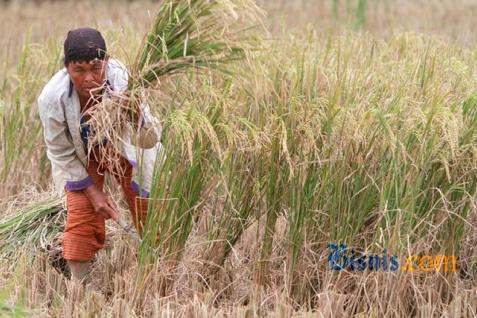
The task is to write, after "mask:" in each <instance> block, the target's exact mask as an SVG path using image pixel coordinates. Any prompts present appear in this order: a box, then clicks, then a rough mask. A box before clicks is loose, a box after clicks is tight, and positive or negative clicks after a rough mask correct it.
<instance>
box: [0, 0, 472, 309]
mask: <svg viewBox="0 0 477 318" xmlns="http://www.w3.org/2000/svg"><path fill="white" fill-rule="evenodd" d="M232 2H234V1H232ZM257 4H258V5H259V6H260V9H259V10H257V11H256V12H255V13H256V14H257V15H256V17H260V18H259V19H257V20H255V21H254V23H253V24H254V25H255V27H254V28H253V33H252V34H253V37H252V38H253V39H252V40H253V41H252V42H249V43H247V45H246V46H245V48H246V49H245V50H244V52H243V56H242V58H241V59H240V60H234V61H232V62H230V63H228V64H227V66H226V68H225V72H224V71H216V70H210V69H205V70H201V71H196V70H193V69H190V70H188V71H186V72H182V73H180V74H174V75H170V76H164V77H161V78H160V81H159V84H158V85H155V86H154V87H150V88H148V92H149V96H148V103H149V105H150V106H151V110H152V111H153V112H154V114H155V115H156V116H157V117H158V118H159V119H160V121H161V123H162V125H163V136H162V142H163V145H164V148H165V149H166V154H167V159H166V160H165V162H164V164H163V166H162V168H161V169H160V170H159V169H158V171H157V173H156V175H155V178H154V190H153V191H152V192H151V197H152V199H153V200H152V203H151V205H150V206H149V218H148V224H147V229H148V234H147V235H146V236H145V238H144V240H143V243H141V244H140V245H139V246H137V245H135V244H133V242H131V240H130V238H129V237H128V236H127V235H124V233H123V232H122V231H121V229H120V228H118V226H117V225H116V224H114V223H107V246H106V248H105V249H103V250H101V251H100V252H99V253H98V254H97V256H96V258H95V260H94V263H93V267H92V278H93V280H94V288H93V289H88V290H85V289H84V288H82V287H81V286H77V285H75V284H73V283H72V282H71V281H69V280H68V279H66V278H65V276H64V275H63V274H62V273H61V272H60V271H58V270H57V269H58V268H61V266H62V264H58V263H54V260H52V256H51V255H52V253H53V251H51V250H48V246H49V245H50V244H51V242H53V241H55V240H59V239H60V238H61V231H62V224H64V217H65V215H66V210H65V209H64V206H65V205H64V200H62V199H61V198H57V197H55V195H54V192H53V185H52V180H51V171H50V164H49V161H48V159H47V157H46V152H45V146H44V142H43V132H42V127H41V122H40V119H39V116H38V110H37V105H36V99H37V97H38V94H39V92H40V91H41V89H42V87H43V85H44V84H45V83H46V82H47V81H48V80H49V78H50V77H51V76H52V75H53V74H54V73H55V72H56V71H57V70H59V69H60V68H61V67H62V62H61V58H62V44H63V41H64V37H65V35H66V33H67V31H68V30H70V29H72V28H75V27H81V26H92V27H95V28H97V29H99V30H100V31H101V32H102V34H103V36H104V37H105V39H106V43H107V45H108V50H109V52H110V53H111V54H112V56H114V57H115V58H118V59H119V60H121V61H123V62H124V63H125V64H127V65H131V64H133V62H134V59H135V57H136V56H137V53H138V52H139V51H140V49H141V41H142V40H143V37H144V35H145V34H146V33H147V32H148V31H149V30H150V29H151V27H152V25H153V22H154V17H155V13H156V12H157V11H158V10H159V6H160V4H159V3H157V2H153V1H101V2H95V1H33V2H28V1H15V0H12V1H9V2H8V3H5V4H0V28H1V29H2V30H3V32H2V35H1V36H0V46H1V47H2V50H0V69H1V71H0V118H1V120H0V158H1V161H0V182H1V187H0V207H1V209H0V316H14V317H24V316H38V317H50V316H52V317H64V316H67V317H69V316H73V317H90V316H94V317H96V316H99V317H103V316H104V317H110V316H114V317H116V316H118V317H143V316H146V317H169V316H187V317H189V316H190V317H209V316H217V317H222V316H232V317H253V316H271V317H291V316H294V317H308V316H309V317H312V316H313V317H315V316H318V317H343V316H359V317H368V316H371V317H377V316H383V315H386V316H390V317H401V316H403V317H406V316H417V317H441V316H445V317H474V316H477V249H476V246H477V231H476V228H477V174H476V173H477V23H476V19H475V17H476V16H477V3H475V2H474V1H470V0H457V1H450V0H442V1H434V0H430V1H411V0H400V1H387V0H382V1H378V0H374V1H366V0H348V1H339V0H311V1H304V0H297V1H268V0H262V1H259V2H258V3H257ZM240 18H241V16H240V15H239V16H238V19H239V20H240ZM242 19H243V17H242ZM244 20H245V22H250V21H247V19H244ZM106 189H107V192H108V193H109V194H110V195H111V196H112V197H113V198H114V200H115V201H116V202H118V204H119V206H120V209H121V211H120V212H121V215H122V217H123V218H124V219H127V218H128V215H129V214H128V211H127V205H126V202H125V201H124V200H123V198H122V193H121V191H120V187H119V186H118V185H117V184H116V183H115V182H114V179H113V178H107V180H106ZM38 211H40V212H41V213H38ZM19 219H22V220H24V221H25V220H28V223H23V224H28V226H24V227H18V226H15V224H18V220H19ZM15 220H17V221H15ZM108 222H109V221H108ZM156 232H159V233H160V237H161V239H160V241H159V242H158V243H157V244H156V243H154V238H155V233H156ZM333 244H335V245H340V244H345V245H346V246H347V248H348V249H347V250H346V253H342V254H341V256H342V257H341V258H340V259H339V262H337V263H336V262H335V263H333V262H332V261H333V255H335V256H336V254H333V247H332V245H333ZM345 254H346V256H347V257H348V261H350V262H351V259H352V258H354V256H355V255H358V256H366V257H368V258H366V260H368V259H372V258H371V257H370V256H372V255H378V256H380V257H381V259H380V260H378V263H377V266H376V265H373V266H374V268H373V266H371V261H370V262H369V263H367V262H366V263H365V264H364V267H365V268H360V266H358V265H359V264H362V263H359V262H358V261H356V266H354V267H353V265H351V266H348V265H349V263H350V262H348V265H347V264H345V263H344V261H345V257H343V255H345ZM391 256H395V257H396V258H395V260H397V261H398V264H399V266H398V267H397V268H396V270H392V266H390V263H388V262H387V261H384V260H385V259H386V260H387V259H392V257H391ZM440 256H446V257H447V258H446V260H449V263H446V264H438V262H437V260H438V259H443V258H440ZM452 257H454V258H452ZM409 259H411V260H413V262H412V264H411V263H410V262H408V260H409ZM424 260H427V262H426V261H424ZM452 260H455V262H454V261H452ZM52 262H53V263H54V264H52ZM351 263H352V262H351ZM53 265H54V266H53ZM438 265H439V266H438ZM440 265H443V266H444V265H445V266H447V267H442V266H440ZM63 266H64V264H63ZM336 266H338V267H340V266H342V267H344V268H343V269H341V270H339V269H337V268H336Z"/></svg>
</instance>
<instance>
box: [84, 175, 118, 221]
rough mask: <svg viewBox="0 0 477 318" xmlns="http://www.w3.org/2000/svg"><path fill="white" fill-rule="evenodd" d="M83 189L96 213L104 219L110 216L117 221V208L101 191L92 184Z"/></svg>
mask: <svg viewBox="0 0 477 318" xmlns="http://www.w3.org/2000/svg"><path fill="white" fill-rule="evenodd" d="M83 191H84V192H85V194H86V196H87V197H88V199H89V200H90V201H91V204H92V205H93V207H94V210H95V211H96V212H97V213H99V214H101V215H102V216H103V217H104V218H105V219H106V220H107V219H110V218H111V219H113V220H114V221H118V219H119V216H118V213H117V211H116V209H117V208H116V206H115V205H114V203H113V202H112V201H111V199H110V198H108V197H107V196H106V194H104V192H103V191H101V190H99V189H98V188H97V187H96V186H95V185H94V184H92V185H90V186H89V187H87V188H86V189H84V190H83Z"/></svg>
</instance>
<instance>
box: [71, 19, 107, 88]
mask: <svg viewBox="0 0 477 318" xmlns="http://www.w3.org/2000/svg"><path fill="white" fill-rule="evenodd" d="M64 54H65V58H64V63H65V67H66V70H67V71H68V74H69V75H70V77H71V80H72V82H73V85H74V87H75V88H76V91H77V92H78V95H80V96H81V97H90V96H91V95H90V94H93V95H95V94H98V93H99V92H100V90H98V89H97V88H98V87H101V86H102V85H103V84H104V83H105V81H106V70H107V62H108V55H107V53H106V43H105V41H104V39H103V37H102V35H101V33H100V32H99V31H98V30H95V29H92V28H80V29H75V30H71V31H69V32H68V35H67V37H66V39H65V43H64Z"/></svg>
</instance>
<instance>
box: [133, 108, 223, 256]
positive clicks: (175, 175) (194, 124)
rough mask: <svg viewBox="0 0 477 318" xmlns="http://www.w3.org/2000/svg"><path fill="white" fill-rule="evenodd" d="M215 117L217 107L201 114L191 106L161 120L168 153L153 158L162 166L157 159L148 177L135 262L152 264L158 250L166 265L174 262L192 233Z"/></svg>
mask: <svg viewBox="0 0 477 318" xmlns="http://www.w3.org/2000/svg"><path fill="white" fill-rule="evenodd" d="M182 116H185V117H182ZM220 116H221V109H220V107H211V108H210V109H208V110H207V114H201V113H199V112H198V111H197V110H196V109H194V108H191V109H189V110H188V111H187V112H185V111H182V110H181V111H179V110H177V111H175V112H174V113H173V114H171V116H170V117H169V119H168V120H167V119H166V124H165V126H164V128H165V129H164V131H165V135H164V140H166V144H165V148H166V149H169V150H168V151H166V152H165V153H163V154H160V156H158V157H160V158H161V159H159V160H163V162H159V161H158V166H157V167H156V169H155V176H154V178H153V185H152V191H151V194H150V203H149V209H148V218H147V221H146V224H145V227H144V232H145V235H144V238H143V241H142V244H141V247H140V257H139V259H140V262H141V263H147V262H149V261H152V260H154V254H153V252H152V251H153V250H154V247H158V246H160V248H161V253H162V255H164V256H165V257H166V258H167V259H168V260H170V261H172V263H176V262H178V261H179V260H180V258H181V255H182V253H183V251H184V247H185V244H186V242H187V239H188V237H189V234H190V231H191V229H192V224H193V215H194V212H195V210H196V209H197V208H198V205H199V203H200V202H199V200H200V196H201V193H202V191H203V190H204V187H205V185H206V184H207V182H208V179H209V178H210V175H208V171H209V170H208V169H209V165H210V164H211V161H213V160H214V158H213V157H211V154H212V153H213V152H214V149H216V148H215V147H214V146H213V145H214V139H215V137H214V135H215V126H216V125H217V124H218V123H219V122H220ZM181 117H182V118H181ZM181 122H182V124H184V125H183V126H182V125H181V124H180V123H181ZM157 233H159V235H160V239H159V242H157Z"/></svg>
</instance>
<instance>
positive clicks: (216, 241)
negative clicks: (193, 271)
mask: <svg viewBox="0 0 477 318" xmlns="http://www.w3.org/2000/svg"><path fill="white" fill-rule="evenodd" d="M259 161H260V157H259V156H257V154H256V153H253V152H242V151H240V150H236V151H233V152H229V153H228V154H227V155H226V158H225V160H224V161H223V163H222V165H221V166H220V167H219V168H218V169H219V171H218V172H217V173H219V175H220V178H219V180H218V181H219V186H217V187H216V191H215V192H214V197H215V198H216V200H214V204H213V206H212V208H211V209H212V212H211V217H210V219H209V222H208V223H209V224H208V228H209V230H208V231H207V233H206V234H207V235H206V239H207V242H208V244H207V247H206V249H205V251H204V252H203V256H204V261H205V262H206V263H205V267H206V269H205V271H206V273H207V274H208V275H211V274H213V273H215V272H216V271H217V270H218V269H219V268H220V267H221V266H223V265H224V262H225V260H226V259H227V257H228V255H229V253H230V252H231V251H232V248H233V247H234V245H235V244H236V243H237V241H238V240H239V239H240V237H241V236H242V234H243V233H244V231H245V230H246V229H247V228H248V227H249V226H250V225H251V224H252V223H253V222H254V221H255V217H254V216H255V215H254V211H255V212H256V211H259V207H260V202H259V199H260V198H261V195H262V193H261V192H260V189H259V180H258V175H257V171H258V170H257V168H258V166H259Z"/></svg>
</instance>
